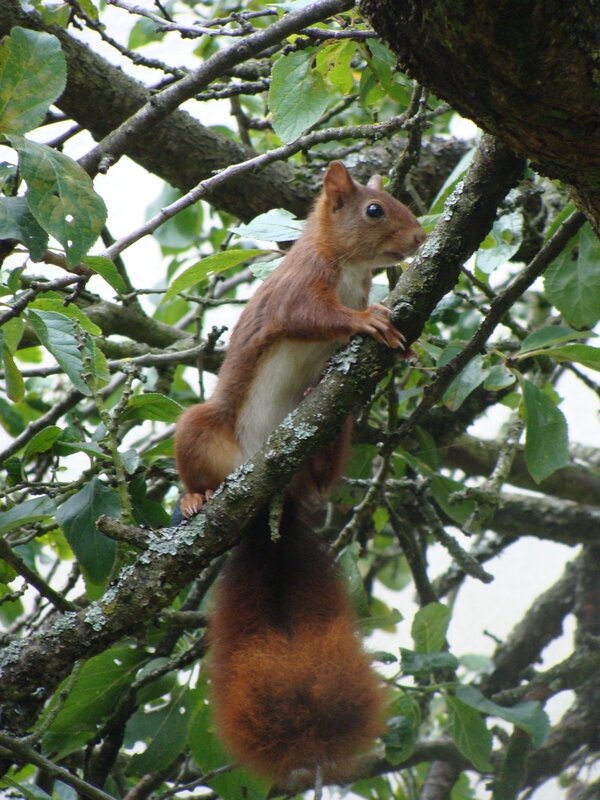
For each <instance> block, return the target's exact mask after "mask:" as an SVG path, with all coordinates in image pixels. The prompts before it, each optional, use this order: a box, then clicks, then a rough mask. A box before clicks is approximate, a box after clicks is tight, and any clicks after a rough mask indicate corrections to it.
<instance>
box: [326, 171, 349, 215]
mask: <svg viewBox="0 0 600 800" xmlns="http://www.w3.org/2000/svg"><path fill="white" fill-rule="evenodd" d="M323 189H324V191H325V195H326V196H327V199H328V200H329V201H330V202H331V206H332V208H333V210H334V211H336V210H337V209H338V208H342V207H343V206H344V205H345V203H346V199H347V198H348V197H349V196H350V195H351V194H353V193H354V192H355V191H356V184H355V183H354V181H353V180H352V176H351V175H350V173H349V172H348V170H347V169H346V167H345V166H344V165H343V164H342V162H341V161H332V162H331V163H330V164H329V166H328V167H327V171H326V173H325V176H324V178H323Z"/></svg>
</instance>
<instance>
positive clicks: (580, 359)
mask: <svg viewBox="0 0 600 800" xmlns="http://www.w3.org/2000/svg"><path fill="white" fill-rule="evenodd" d="M543 354H544V355H545V356H548V357H549V358H554V359H555V360H556V361H561V362H567V363H572V362H573V361H574V362H575V363H577V364H582V365H583V366H584V367H589V369H595V370H600V347H592V346H591V345H589V344H567V345H564V347H549V348H547V349H545V350H544V352H543Z"/></svg>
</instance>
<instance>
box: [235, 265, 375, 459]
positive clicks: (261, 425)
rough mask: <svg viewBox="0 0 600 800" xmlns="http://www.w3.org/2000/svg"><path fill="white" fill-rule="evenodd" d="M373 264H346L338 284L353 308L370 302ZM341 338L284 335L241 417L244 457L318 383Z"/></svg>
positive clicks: (344, 301)
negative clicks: (300, 338)
mask: <svg viewBox="0 0 600 800" xmlns="http://www.w3.org/2000/svg"><path fill="white" fill-rule="evenodd" d="M369 274H370V269H369V267H365V266H364V265H359V264H351V263H350V264H346V265H344V267H343V269H342V270H341V274H340V279H339V282H338V285H337V294H338V297H339V299H340V302H341V303H342V304H343V305H345V306H348V307H349V308H354V309H362V308H364V307H365V306H366V302H367V298H366V293H367V291H368V285H369V280H368V279H369ZM337 347H338V343H337V342H298V341H291V340H289V339H284V340H282V341H281V342H279V343H278V344H277V345H275V346H274V347H273V349H272V350H271V352H270V353H269V355H268V356H267V357H266V358H265V359H264V361H263V362H262V363H261V365H260V367H259V368H258V370H257V373H256V376H255V378H254V381H253V383H252V386H251V388H250V391H249V393H248V399H247V400H246V402H245V403H244V406H243V408H242V410H241V413H240V415H239V417H238V422H237V427H236V433H237V437H238V440H239V442H240V446H241V450H242V457H243V458H242V460H245V459H247V458H250V457H251V456H253V455H254V453H256V451H257V450H259V449H260V448H261V447H262V445H263V444H264V442H265V440H266V439H267V437H268V436H269V434H270V433H272V432H273V431H274V430H275V428H276V427H277V426H278V425H279V424H280V423H281V422H282V421H283V419H284V418H285V417H286V416H287V415H288V414H289V413H290V411H293V410H294V408H296V406H297V405H298V404H299V403H300V401H301V400H302V398H303V396H304V393H305V392H306V390H307V389H308V388H309V387H310V386H314V385H315V383H316V382H317V380H318V378H319V375H320V374H321V372H322V371H323V368H324V367H325V364H326V363H327V359H328V358H329V356H330V355H331V354H332V353H333V352H334V351H335V350H336V348H337Z"/></svg>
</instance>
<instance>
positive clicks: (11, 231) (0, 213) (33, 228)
mask: <svg viewBox="0 0 600 800" xmlns="http://www.w3.org/2000/svg"><path fill="white" fill-rule="evenodd" d="M0 239H16V240H17V241H18V242H21V244H22V245H24V246H25V247H26V248H27V249H28V250H29V252H30V253H31V258H32V259H33V260H34V261H41V259H42V258H43V256H44V253H45V252H46V250H47V248H48V234H47V233H46V232H45V231H44V229H43V228H42V227H41V226H40V225H38V223H37V222H36V220H35V218H34V216H33V214H32V213H31V211H30V210H29V206H28V205H27V200H26V199H25V198H24V197H4V196H0Z"/></svg>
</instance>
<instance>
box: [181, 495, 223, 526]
mask: <svg viewBox="0 0 600 800" xmlns="http://www.w3.org/2000/svg"><path fill="white" fill-rule="evenodd" d="M213 494H214V492H213V490H212V489H207V490H206V491H205V492H204V494H200V493H199V492H188V493H187V494H184V495H183V497H182V498H181V500H180V501H179V509H180V511H181V513H182V514H183V516H184V517H185V518H186V519H191V518H192V517H195V516H196V514H199V513H200V511H202V509H203V507H204V505H205V504H206V501H207V500H210V498H211V497H212V496H213Z"/></svg>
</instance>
